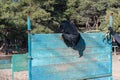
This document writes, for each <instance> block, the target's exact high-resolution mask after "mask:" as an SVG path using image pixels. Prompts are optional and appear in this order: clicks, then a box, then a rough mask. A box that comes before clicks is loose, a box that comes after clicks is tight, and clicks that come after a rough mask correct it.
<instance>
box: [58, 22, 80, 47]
mask: <svg viewBox="0 0 120 80" xmlns="http://www.w3.org/2000/svg"><path fill="white" fill-rule="evenodd" d="M60 32H61V33H62V38H63V40H64V42H65V43H66V45H67V46H70V47H73V48H74V47H75V46H76V45H77V43H78V42H79V39H80V33H79V32H78V30H77V28H76V26H75V25H74V24H73V23H71V22H70V21H62V22H61V24H60Z"/></svg>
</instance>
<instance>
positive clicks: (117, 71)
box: [0, 55, 120, 80]
mask: <svg viewBox="0 0 120 80" xmlns="http://www.w3.org/2000/svg"><path fill="white" fill-rule="evenodd" d="M112 64H113V66H112V67H113V68H112V70H113V71H112V75H113V78H114V80H120V55H113V62H112ZM14 76H15V78H14V80H28V72H27V71H21V72H15V73H14ZM0 80H12V71H11V69H3V70H0Z"/></svg>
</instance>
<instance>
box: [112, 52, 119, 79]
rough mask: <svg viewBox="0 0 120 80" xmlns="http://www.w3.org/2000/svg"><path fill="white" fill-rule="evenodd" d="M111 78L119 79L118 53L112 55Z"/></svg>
mask: <svg viewBox="0 0 120 80" xmlns="http://www.w3.org/2000/svg"><path fill="white" fill-rule="evenodd" d="M112 64H113V66H112V67H113V68H112V69H113V71H112V74H113V78H114V80H120V54H119V55H113V62H112Z"/></svg>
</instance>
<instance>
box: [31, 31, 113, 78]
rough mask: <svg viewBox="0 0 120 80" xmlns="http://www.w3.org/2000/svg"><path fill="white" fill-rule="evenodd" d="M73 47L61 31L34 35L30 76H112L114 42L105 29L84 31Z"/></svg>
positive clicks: (32, 36) (32, 38)
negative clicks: (112, 43) (63, 37)
mask: <svg viewBox="0 0 120 80" xmlns="http://www.w3.org/2000/svg"><path fill="white" fill-rule="evenodd" d="M80 35H81V38H80V41H79V43H78V45H77V46H76V47H75V48H74V49H72V48H70V47H67V46H66V45H65V43H64V42H63V41H62V40H61V38H60V37H61V34H33V35H31V56H32V58H33V59H31V61H32V63H31V68H30V69H31V70H29V71H30V72H31V76H30V77H31V78H30V80H81V79H89V80H112V76H111V75H112V45H111V43H110V42H109V43H108V42H107V41H106V39H105V34H104V33H101V32H99V33H80Z"/></svg>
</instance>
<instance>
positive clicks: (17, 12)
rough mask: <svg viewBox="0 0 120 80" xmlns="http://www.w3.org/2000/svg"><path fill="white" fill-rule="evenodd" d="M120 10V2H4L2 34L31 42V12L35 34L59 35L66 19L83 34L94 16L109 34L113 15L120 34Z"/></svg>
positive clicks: (0, 7) (0, 4) (0, 18)
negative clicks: (110, 18) (111, 14)
mask: <svg viewBox="0 0 120 80" xmlns="http://www.w3.org/2000/svg"><path fill="white" fill-rule="evenodd" d="M119 8H120V0H19V1H18V2H13V1H12V0H0V33H1V34H2V35H5V34H6V33H5V32H6V31H7V30H8V31H9V36H7V37H9V38H11V39H23V38H25V39H27V34H26V33H25V31H26V30H27V14H26V13H27V12H30V19H31V27H32V33H54V32H58V31H57V29H58V28H59V24H60V22H61V21H62V20H66V19H69V20H70V21H72V22H74V23H75V24H76V26H77V27H78V28H79V30H82V28H85V23H86V20H87V19H90V21H91V22H93V20H92V19H93V16H94V15H98V17H99V20H100V21H101V26H100V27H99V29H100V30H101V31H106V30H107V27H108V26H109V14H110V13H111V12H113V13H114V29H115V30H116V31H117V32H120V28H119V26H120V20H119V19H120V17H119V16H120V10H119ZM18 35H19V36H18ZM23 36H24V37H23Z"/></svg>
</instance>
